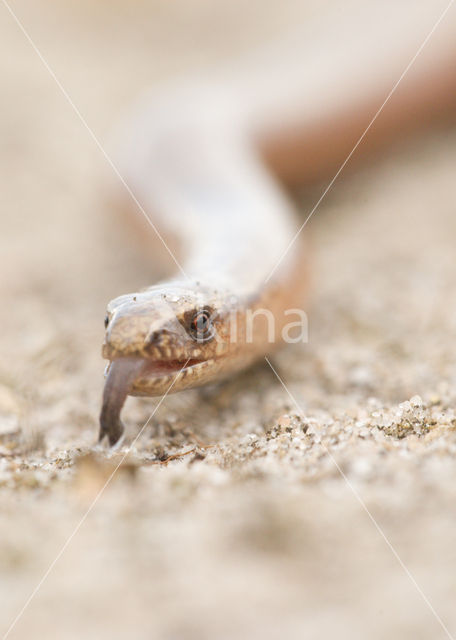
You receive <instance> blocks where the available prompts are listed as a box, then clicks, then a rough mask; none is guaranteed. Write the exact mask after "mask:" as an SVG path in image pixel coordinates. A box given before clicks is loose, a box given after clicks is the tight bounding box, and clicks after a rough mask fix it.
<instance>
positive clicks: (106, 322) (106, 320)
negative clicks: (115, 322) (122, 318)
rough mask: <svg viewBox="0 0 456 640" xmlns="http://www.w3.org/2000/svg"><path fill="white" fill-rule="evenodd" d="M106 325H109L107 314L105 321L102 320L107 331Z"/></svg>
mask: <svg viewBox="0 0 456 640" xmlns="http://www.w3.org/2000/svg"><path fill="white" fill-rule="evenodd" d="M108 324H109V316H108V314H106V315H105V319H104V326H105V329H107V328H108Z"/></svg>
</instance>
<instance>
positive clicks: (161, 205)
mask: <svg viewBox="0 0 456 640" xmlns="http://www.w3.org/2000/svg"><path fill="white" fill-rule="evenodd" d="M406 4H407V3H406ZM409 9H410V11H412V10H413V4H410V6H409ZM396 19H397V20H398V21H399V22H400V17H398V16H396ZM402 19H403V24H402V27H403V29H402V30H401V28H400V27H401V24H399V28H397V29H396V30H395V32H394V34H395V35H394V34H393V35H392V36H391V34H389V37H390V40H389V41H388V43H387V44H388V46H387V47H385V42H384V40H383V39H382V38H383V36H382V31H381V28H379V27H378V25H371V30H372V33H371V35H370V36H369V33H367V34H366V32H365V31H364V32H363V34H362V37H361V36H360V37H359V38H358V40H356V38H355V39H352V40H350V46H348V44H347V42H346V43H345V48H344V47H342V49H341V51H338V50H337V44H336V45H335V44H334V42H333V41H331V39H330V38H331V37H332V36H331V35H328V34H330V33H331V30H330V29H328V28H326V31H325V35H324V37H321V36H319V35H318V34H316V36H315V39H314V42H313V44H312V43H311V45H308V46H307V49H306V51H307V53H306V54H305V55H304V54H303V58H302V60H303V62H302V63H301V64H296V56H292V57H293V59H294V63H293V64H289V63H288V62H287V61H285V62H284V64H283V65H282V70H280V69H278V70H276V71H275V72H274V73H273V72H272V71H271V70H270V68H269V67H268V63H267V62H265V63H264V64H263V65H262V71H261V72H257V73H256V72H252V71H251V70H249V69H247V70H245V69H240V70H238V72H237V74H233V75H232V76H231V77H228V78H227V79H226V80H225V81H223V82H222V81H220V80H219V79H218V78H217V80H212V81H204V82H190V81H189V82H188V83H186V84H185V85H184V86H182V87H180V88H173V89H167V90H163V91H162V92H155V93H154V94H153V95H152V96H150V97H149V98H148V99H147V100H145V101H143V103H142V104H141V105H140V106H139V107H138V108H137V110H136V113H135V115H134V117H133V118H132V124H131V126H128V127H127V130H126V134H125V136H124V138H125V140H124V143H123V146H122V171H123V175H124V176H125V177H126V179H127V181H128V183H129V185H130V186H131V188H132V190H133V192H134V193H135V194H136V195H137V196H138V198H139V200H140V201H141V203H142V204H143V206H144V209H145V211H147V212H148V215H151V216H152V217H153V220H154V223H155V224H156V225H157V227H158V228H159V229H160V230H162V229H163V230H164V231H165V232H166V237H167V238H168V237H170V236H172V237H174V238H177V239H178V244H179V246H180V248H181V251H179V252H178V264H179V267H180V270H179V272H178V273H177V275H176V276H175V277H173V278H172V279H169V280H166V281H165V282H161V283H159V284H156V285H154V286H151V287H149V288H148V289H146V290H145V291H140V292H137V293H132V294H128V295H122V296H120V297H118V298H116V299H115V300H113V301H111V302H110V303H109V305H108V309H107V315H106V319H105V325H106V335H105V340H104V344H103V357H104V358H106V359H107V360H109V364H108V372H107V377H106V383H105V389H104V394H103V406H102V411H101V417H100V440H101V439H103V438H104V437H105V436H107V437H108V439H109V442H110V444H111V445H112V444H115V442H117V441H118V439H119V438H120V437H121V435H122V433H123V425H122V423H121V420H120V412H121V409H122V406H123V404H124V401H125V398H126V396H127V395H146V396H157V395H162V394H164V393H166V392H167V390H168V389H169V387H170V385H171V383H172V382H173V381H174V384H173V389H172V391H173V392H175V391H180V390H183V389H188V388H191V387H196V386H200V385H204V384H207V383H211V382H214V381H216V380H219V379H221V378H222V377H226V376H228V375H230V374H233V373H234V372H236V371H240V370H241V369H244V368H245V367H247V366H248V365H249V364H251V363H252V362H253V361H254V360H256V359H257V358H259V357H260V356H261V355H264V354H266V353H267V352H269V351H270V350H271V349H272V348H274V347H275V346H277V345H278V344H280V342H281V341H282V339H283V330H284V328H285V327H286V325H287V323H289V322H290V317H289V314H288V315H287V313H288V312H289V310H290V309H299V308H301V307H302V305H303V299H304V296H305V291H306V288H307V275H306V274H307V270H306V250H305V245H304V242H303V236H304V234H300V235H299V236H298V238H297V239H296V241H295V242H293V243H292V244H291V246H290V247H289V250H288V251H286V253H285V255H284V252H285V249H286V247H287V246H288V245H289V244H290V240H291V239H292V238H293V236H294V235H295V233H296V230H297V229H299V226H300V224H302V220H299V219H298V218H297V216H296V214H295V212H294V207H293V205H292V203H291V201H290V199H289V198H288V196H287V194H286V193H285V192H284V190H283V185H284V184H290V185H295V184H298V183H302V184H308V183H311V182H315V181H318V180H321V179H323V178H328V177H329V176H331V175H332V173H334V172H335V171H336V170H337V169H338V168H339V167H340V166H341V165H342V163H343V162H344V160H345V159H346V158H347V156H348V155H349V154H350V152H351V150H352V149H353V147H354V145H355V143H356V142H357V140H359V138H360V136H361V134H362V133H363V131H364V130H365V129H366V127H367V125H368V124H369V122H370V120H371V118H372V116H374V114H376V111H377V110H378V108H379V106H380V105H382V102H383V101H384V98H385V97H386V96H387V95H388V92H389V91H390V89H391V87H392V86H393V85H394V82H395V80H397V78H398V77H400V72H401V70H403V68H404V67H405V65H406V63H407V61H408V60H409V59H410V58H411V55H412V54H413V53H414V49H415V50H416V48H417V46H416V45H417V44H419V39H418V38H417V34H422V33H425V29H424V27H423V24H417V23H416V24H415V25H414V26H413V28H410V24H409V23H408V22H407V13H404V15H403V17H402ZM450 27H451V28H447V29H446V30H445V29H443V30H441V32H440V33H439V37H437V35H436V37H435V38H436V41H437V45H435V46H434V45H433V46H431V45H429V47H428V49H427V50H425V51H423V53H422V54H421V56H420V58H419V59H417V61H416V63H415V64H414V65H413V66H411V67H410V69H408V70H407V75H406V76H404V78H403V79H401V82H400V84H398V86H397V89H396V90H395V92H394V95H391V96H390V99H389V101H388V103H387V104H385V105H384V108H382V109H381V111H382V113H379V114H378V118H375V122H372V123H371V126H370V127H369V130H368V131H367V132H366V135H365V139H363V142H362V145H360V149H359V150H357V153H356V157H354V158H353V159H352V160H353V161H355V160H356V159H357V157H358V156H359V153H360V152H361V151H362V152H363V153H364V154H365V153H366V152H367V151H373V150H376V149H378V148H381V147H382V146H383V147H384V146H386V145H388V144H390V143H391V142H392V141H393V140H395V139H396V138H397V137H401V136H402V135H403V134H404V133H409V132H412V131H414V130H416V129H417V128H419V127H423V126H425V125H427V124H428V122H430V121H438V120H441V119H448V116H452V115H453V112H454V107H455V104H456V73H455V60H456V46H455V44H454V43H455V42H456V38H455V31H456V30H455V27H454V17H453V22H452V24H451V25H450ZM333 33H336V29H335V30H334V32H333ZM328 38H329V40H328ZM366 42H368V43H369V46H367V45H366ZM328 52H332V55H328ZM334 52H336V53H337V55H334ZM271 57H274V52H272V53H271ZM298 63H299V58H298ZM260 66H261V65H260ZM270 274H272V276H271V277H269V276H270ZM268 316H269V318H271V317H272V318H273V323H272V324H273V329H272V335H271V328H270V323H269V322H268V319H267V317H268ZM252 317H253V318H254V321H253V329H252ZM249 323H250V325H249ZM185 363H186V366H185V367H184V364H185Z"/></svg>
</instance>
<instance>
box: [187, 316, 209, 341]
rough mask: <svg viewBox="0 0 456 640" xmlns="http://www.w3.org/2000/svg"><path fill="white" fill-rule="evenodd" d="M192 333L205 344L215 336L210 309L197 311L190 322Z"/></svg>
mask: <svg viewBox="0 0 456 640" xmlns="http://www.w3.org/2000/svg"><path fill="white" fill-rule="evenodd" d="M190 333H191V335H192V336H193V337H194V338H195V339H196V340H198V342H204V341H205V340H208V339H209V338H212V336H213V335H214V331H213V326H212V320H211V313H210V311H209V310H208V309H201V310H200V311H197V312H196V313H195V315H194V316H193V318H192V320H191V322H190Z"/></svg>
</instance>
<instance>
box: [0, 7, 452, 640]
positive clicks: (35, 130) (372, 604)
mask: <svg viewBox="0 0 456 640" xmlns="http://www.w3.org/2000/svg"><path fill="white" fill-rule="evenodd" d="M170 4H171V3H166V2H155V3H152V4H149V5H145V4H141V3H131V5H128V7H127V5H126V4H124V3H122V2H120V1H118V2H115V3H110V5H109V6H110V9H109V11H106V5H105V4H104V3H98V4H96V5H95V6H92V5H91V4H90V3H89V2H79V3H77V5H76V3H74V4H73V3H70V2H64V3H59V5H58V6H56V5H51V4H50V3H46V2H44V1H43V0H40V1H39V2H34V3H28V4H26V3H25V2H22V1H21V2H17V3H15V4H14V7H15V10H16V11H17V13H18V16H19V17H20V18H21V20H23V22H24V24H25V25H26V27H27V29H29V31H30V33H31V35H32V37H33V39H34V40H35V41H36V43H37V45H38V46H39V47H40V48H41V49H42V52H43V54H44V55H45V56H46V58H47V59H48V61H49V63H50V64H51V66H52V67H53V69H54V70H55V73H56V74H57V76H58V77H59V78H60V80H61V81H62V82H63V84H64V85H65V87H66V89H67V90H68V92H69V94H70V95H71V96H72V98H73V99H74V101H75V103H76V104H77V106H78V108H79V109H80V110H81V113H82V114H83V115H84V118H86V119H87V122H88V123H89V125H90V126H91V127H92V128H93V130H94V132H96V135H97V136H98V137H99V139H100V140H101V141H103V142H104V141H106V140H108V138H109V135H110V131H111V130H112V127H113V126H114V124H115V123H116V122H117V120H118V118H119V117H120V115H121V113H122V112H123V111H124V110H125V108H126V107H127V106H128V104H129V102H130V100H131V97H132V96H134V95H136V94H137V93H138V91H139V90H140V89H141V88H142V87H143V86H146V85H148V84H153V83H155V82H158V81H159V80H161V79H163V78H164V77H174V76H178V75H179V74H182V73H184V72H186V71H188V70H191V69H195V68H199V67H204V66H205V65H213V64H217V63H218V61H223V60H224V59H226V58H228V57H229V55H230V52H232V51H233V50H236V52H241V53H242V51H243V50H244V49H246V48H248V47H250V46H252V40H253V44H255V42H256V39H257V40H258V42H259V41H261V40H264V39H265V38H269V37H272V36H273V35H274V34H275V33H276V32H278V31H280V29H281V28H282V27H283V24H282V21H283V22H285V21H290V20H294V19H297V18H298V17H302V14H301V13H299V12H302V7H301V8H300V7H298V3H293V2H285V3H283V7H282V11H280V12H278V11H277V7H275V5H273V4H272V3H266V4H265V3H263V2H261V3H260V2H253V3H249V7H250V11H251V16H252V20H251V21H250V23H248V24H244V23H242V24H241V23H240V22H239V20H238V15H239V11H240V4H241V3H240V2H233V3H229V4H227V5H226V6H225V5H220V8H219V11H220V15H218V19H219V21H220V23H221V24H222V25H223V28H222V27H220V28H219V29H218V30H214V28H213V19H212V18H213V16H212V17H211V6H212V4H211V3H209V2H204V1H203V0H199V1H196V0H193V1H192V2H188V3H187V4H183V5H182V7H181V11H180V12H179V14H176V12H175V11H173V10H171V8H170ZM308 10H309V11H311V9H310V7H309V9H308ZM177 15H179V16H180V18H179V19H177V18H176V16H177ZM208 16H209V17H208ZM256 16H261V20H254V18H255V17H256ZM253 23H255V28H253V27H252V24H253ZM0 30H1V34H2V35H1V39H2V52H3V55H2V56H0V71H1V78H2V81H1V95H2V99H1V114H2V115H1V118H0V139H1V140H2V145H1V149H0V175H1V180H2V186H1V213H0V216H1V217H0V224H1V237H0V248H1V258H2V274H3V277H2V279H1V282H0V287H1V291H0V295H1V297H0V300H1V307H0V316H1V328H2V330H1V334H0V349H1V360H0V514H1V517H0V612H1V617H0V620H1V631H2V633H5V632H6V630H7V628H8V627H9V625H10V624H11V622H12V621H13V620H14V618H15V616H16V615H17V614H18V613H19V611H20V610H21V608H22V606H23V605H24V604H25V603H26V601H27V598H28V597H29V595H30V594H31V593H32V591H33V590H34V588H35V587H36V585H37V584H38V582H39V580H40V579H41V577H42V576H43V574H44V573H45V572H46V570H47V568H48V567H49V566H50V564H51V562H52V561H53V560H54V558H56V556H57V554H58V553H59V551H60V550H61V549H62V547H63V545H64V544H65V541H66V540H67V539H68V537H69V536H70V534H71V533H72V532H73V531H74V530H75V527H76V526H77V525H78V523H80V521H81V518H82V517H83V516H84V515H85V514H86V513H87V509H88V507H89V506H90V505H91V504H92V502H93V500H94V498H95V497H96V495H97V493H98V491H99V489H100V488H101V487H102V486H103V484H104V483H105V482H106V480H107V479H108V478H109V475H110V473H111V472H112V470H113V469H114V468H115V465H116V464H117V463H118V461H119V459H120V458H119V456H120V455H121V453H122V451H120V452H117V453H108V452H96V451H95V450H94V447H93V443H94V441H95V436H96V432H97V414H98V411H99V403H100V396H101V390H102V383H103V368H104V363H103V361H102V360H101V357H100V355H99V353H100V344H101V341H102V336H103V318H104V308H105V304H106V302H107V301H108V300H109V299H110V298H112V297H114V296H116V295H118V294H120V293H124V292H127V291H129V290H135V289H137V288H138V287H140V286H145V285H147V284H148V283H150V282H151V281H152V280H153V278H154V273H153V271H152V269H151V267H150V265H149V263H148V262H147V261H146V260H145V259H144V256H143V254H141V253H138V251H137V250H136V245H135V238H134V236H133V235H131V236H130V235H129V233H128V232H127V231H126V229H125V227H124V226H123V225H122V224H121V223H119V222H118V221H116V220H115V219H114V218H113V217H112V215H111V212H110V210H109V208H108V207H107V205H106V201H105V200H104V198H103V194H102V189H101V188H100V185H101V184H103V181H104V179H105V178H106V175H107V174H108V169H107V168H106V163H105V161H104V159H103V157H102V156H101V154H100V152H99V150H98V149H97V148H96V146H95V145H94V143H93V141H92V140H91V138H90V135H89V134H88V132H87V131H86V130H85V129H84V127H83V126H82V124H81V122H80V121H79V120H78V118H77V117H76V116H75V114H74V112H72V110H71V109H70V107H69V106H68V104H67V103H66V102H65V100H64V98H63V97H62V95H61V93H60V92H59V91H58V88H57V87H56V85H55V82H54V81H53V80H52V78H51V77H50V76H49V74H48V73H47V71H46V70H45V69H44V68H43V66H42V64H41V63H40V61H39V59H38V58H37V56H36V54H35V52H34V51H33V50H32V48H31V47H30V45H29V44H28V43H27V42H26V40H25V38H24V35H23V34H22V33H21V32H20V31H19V30H18V28H17V26H16V25H15V24H14V22H13V21H12V19H11V16H9V15H8V13H7V12H6V10H4V9H3V7H0ZM164 52H166V55H165V53H164ZM455 166H456V131H445V132H441V133H439V134H435V135H429V136H427V137H425V138H423V139H421V140H416V141H413V142H412V143H410V144H408V145H407V146H404V147H402V148H401V149H395V150H394V151H391V152H389V153H388V154H387V155H386V156H385V157H384V158H383V159H382V160H379V161H378V162H376V163H375V164H374V163H372V164H371V166H368V167H365V168H364V169H362V170H361V171H359V172H357V173H356V174H355V175H351V176H349V175H347V176H346V177H344V178H342V179H341V180H340V181H339V182H338V184H337V185H336V186H335V187H334V188H333V190H332V191H331V192H330V194H329V195H328V197H327V198H326V199H325V201H324V202H323V203H322V205H321V207H320V209H319V211H318V214H316V215H315V217H314V219H313V220H312V223H311V224H310V225H309V227H308V231H307V233H308V235H309V237H310V239H311V244H312V247H313V254H314V255H313V260H312V261H313V267H312V281H313V290H312V295H311V303H309V304H310V307H309V317H310V341H309V344H307V345H305V346H301V347H293V348H289V349H287V350H284V351H282V352H281V353H280V354H278V355H277V356H275V357H274V359H273V363H274V366H275V367H276V368H277V370H278V372H279V373H280V375H281V376H282V377H283V379H284V380H285V382H286V384H287V386H288V387H289V389H290V391H291V393H292V395H293V397H294V398H295V400H296V402H297V403H298V405H299V407H300V411H299V410H298V408H297V406H296V405H295V404H294V402H293V401H292V399H291V398H290V397H289V396H288V395H287V393H286V392H285V391H284V389H283V388H282V387H281V386H280V384H279V383H278V381H277V379H276V378H275V377H274V375H273V374H272V372H271V371H270V370H269V369H268V367H267V366H258V367H257V368H256V369H255V370H254V371H250V372H248V373H246V374H245V375H243V376H240V377H239V379H237V380H234V381H231V382H229V383H227V384H225V385H223V386H221V387H218V388H216V389H208V390H204V391H201V392H189V393H187V394H182V395H180V396H175V397H170V398H169V399H167V400H166V403H165V405H164V406H163V407H162V408H161V409H160V410H159V412H158V413H157V414H156V415H155V416H154V418H153V420H152V421H151V423H150V425H149V426H148V427H147V429H146V430H145V432H144V434H143V435H142V436H141V438H140V440H139V441H138V443H137V445H136V446H135V448H134V450H133V451H132V453H131V455H130V456H129V457H128V461H127V462H126V463H125V464H123V465H122V467H121V468H120V469H119V471H118V472H117V474H116V475H115V477H114V479H113V480H112V482H111V483H110V484H109V486H108V488H107V489H106V490H105V491H104V493H103V494H102V496H101V498H100V499H99V501H98V502H97V503H96V504H95V506H94V507H93V509H92V510H91V511H90V513H89V514H88V515H87V517H86V518H85V520H84V521H83V523H82V525H81V526H80V528H79V529H78V530H77V533H76V535H74V537H73V538H72V539H71V542H70V544H69V545H68V546H67V547H66V548H65V550H64V553H63V554H62V555H61V556H60V557H59V558H58V560H57V562H56V563H55V565H54V566H53V568H52V571H51V572H50V574H49V575H48V576H47V578H46V580H45V582H44V584H43V585H42V586H41V587H40V588H39V590H38V592H37V593H36V595H35V597H34V598H33V600H32V601H31V602H30V604H29V606H28V608H27V609H26V611H25V612H24V614H23V616H22V617H21V618H20V620H19V621H18V623H17V625H16V626H15V627H14V629H13V631H12V632H11V635H10V637H11V638H29V637H50V638H53V637H59V638H68V639H71V638H80V637H84V636H86V637H90V638H108V637H109V638H123V637H126V636H127V635H128V636H132V637H134V638H163V639H167V640H168V639H169V640H171V639H173V640H174V639H177V638H185V639H193V638H195V639H196V638H218V639H221V640H223V639H225V638H226V639H228V638H230V639H231V638H262V639H265V640H267V639H269V638H271V639H272V638H279V637H280V638H315V639H320V638H347V639H348V638H350V639H353V638H366V637H369V638H374V639H377V638H378V639H380V638H385V637H393V638H414V639H422V638H423V639H424V638H426V639H427V638H433V639H434V638H444V637H448V636H446V634H445V631H444V629H443V626H442V625H446V627H447V630H448V635H450V634H451V633H456V612H455V608H454V602H455V598H456V584H455V579H454V576H455V570H456V551H455V545H454V531H455V526H456V511H455V498H456V468H455V460H454V455H455V452H456V413H455V406H456V391H455V381H456V367H455V360H454V349H453V347H454V337H455V330H456V307H455V300H454V291H455V286H456V271H455V269H454V237H455V225H456V216H455V213H456V212H455V198H454V193H455V191H454V185H455V179H454V178H455ZM319 193H320V191H319V190H318V189H316V191H315V193H307V194H305V195H303V196H302V197H301V199H300V201H301V208H302V211H303V213H304V214H305V212H306V211H308V210H309V209H310V208H311V206H312V204H313V203H314V202H315V200H316V199H317V198H318V195H319ZM155 404H156V401H155V400H141V401H140V400H137V399H130V400H129V402H128V405H127V407H126V411H125V416H126V418H127V421H128V428H129V435H130V437H132V436H134V434H135V433H137V432H138V430H139V428H140V427H141V426H142V425H143V424H144V422H145V421H146V419H147V417H148V416H149V415H150V413H151V411H152V409H153V407H154V406H155ZM176 454H177V457H176V458H175V459H173V458H172V457H173V456H175V455H176ZM439 618H440V622H439ZM450 637H451V636H450Z"/></svg>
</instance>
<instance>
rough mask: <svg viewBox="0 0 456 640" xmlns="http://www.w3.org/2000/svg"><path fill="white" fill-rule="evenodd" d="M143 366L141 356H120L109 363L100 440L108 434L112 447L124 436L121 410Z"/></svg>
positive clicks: (101, 417) (101, 414)
mask: <svg viewBox="0 0 456 640" xmlns="http://www.w3.org/2000/svg"><path fill="white" fill-rule="evenodd" d="M143 367H144V360H142V359H141V358H118V359H117V360H113V361H112V362H111V364H110V365H109V371H108V375H107V377H106V382H105V386H104V391H103V405H102V407H101V413H100V434H99V436H98V442H101V441H102V440H103V438H104V437H105V436H108V440H109V444H110V445H111V447H112V446H113V445H115V444H116V442H118V441H119V439H120V438H121V437H122V435H123V432H124V425H123V423H122V421H121V419H120V412H121V411H122V407H123V406H124V404H125V400H126V399H127V395H128V393H129V391H130V389H131V386H132V383H133V381H134V379H135V378H136V377H137V375H138V373H139V372H140V370H141V369H142V368H143Z"/></svg>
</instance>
